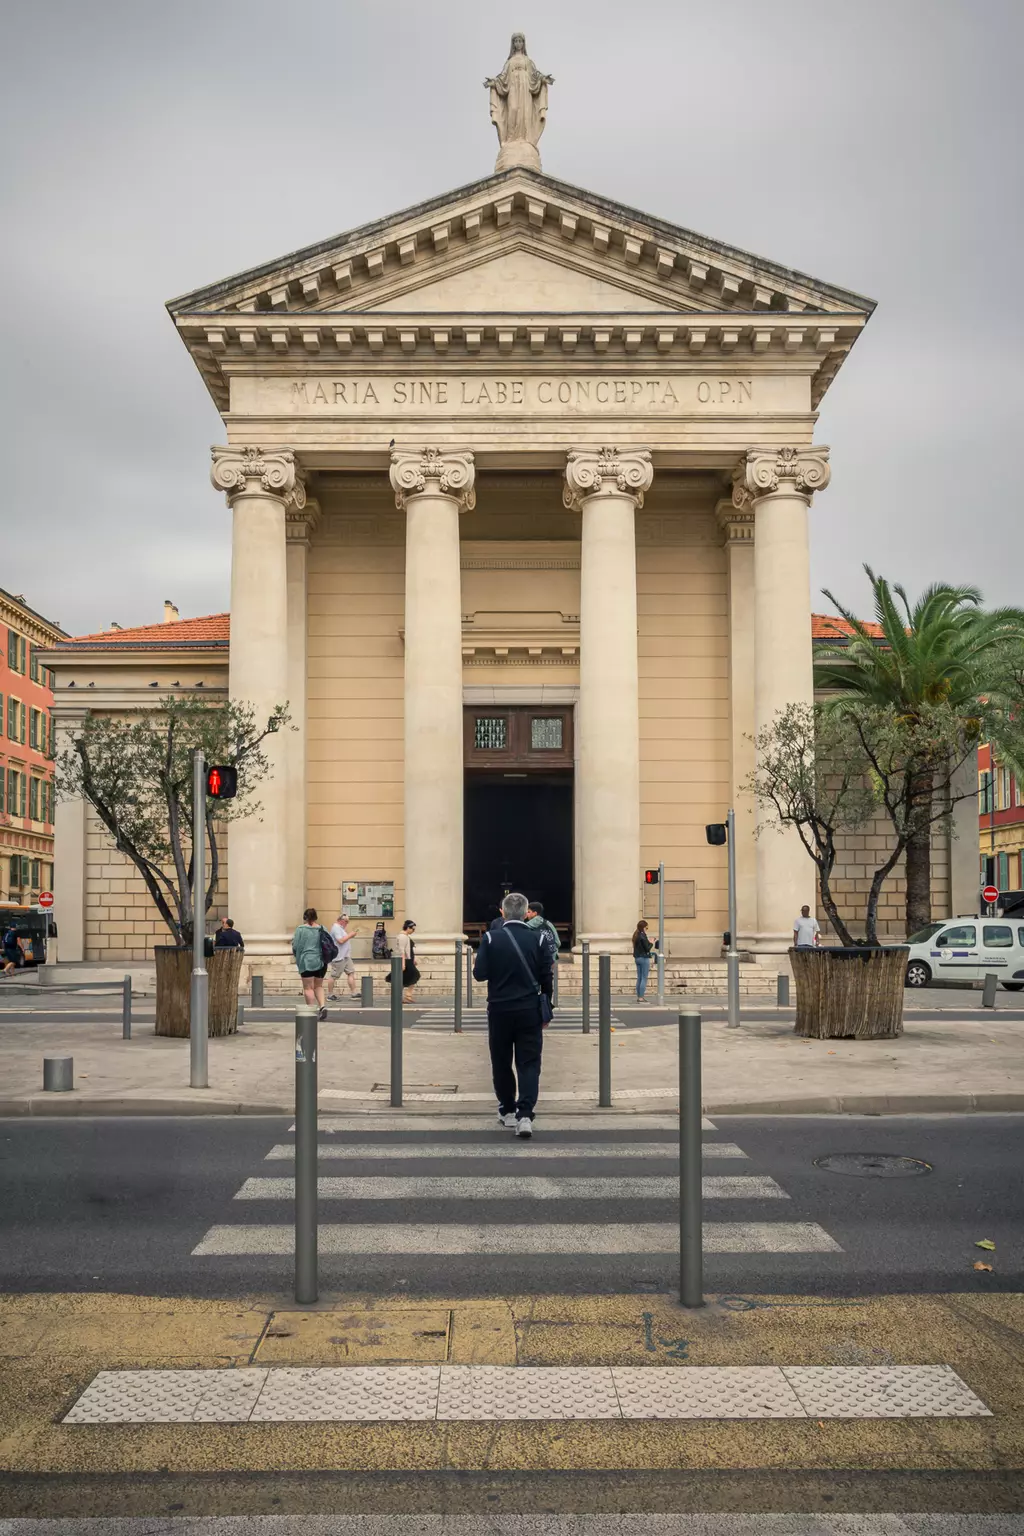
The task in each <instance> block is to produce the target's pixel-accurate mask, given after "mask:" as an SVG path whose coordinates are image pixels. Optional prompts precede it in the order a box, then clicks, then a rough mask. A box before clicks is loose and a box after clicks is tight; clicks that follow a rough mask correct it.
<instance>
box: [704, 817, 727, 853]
mask: <svg viewBox="0 0 1024 1536" xmlns="http://www.w3.org/2000/svg"><path fill="white" fill-rule="evenodd" d="M704 836H705V837H706V838H707V840H708V842H709V843H710V844H711V846H712V847H713V848H720V847H721V846H722V844H723V843H724V842H725V841H726V839H727V837H728V831H727V828H726V825H725V822H724V821H713V822H712V823H711V824H710V826H707V827H705V828H704Z"/></svg>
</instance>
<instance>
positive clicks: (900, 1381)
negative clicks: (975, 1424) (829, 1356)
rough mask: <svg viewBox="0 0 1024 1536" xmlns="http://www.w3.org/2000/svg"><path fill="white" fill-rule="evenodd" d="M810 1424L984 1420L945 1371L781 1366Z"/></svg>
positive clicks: (979, 1407) (984, 1411)
mask: <svg viewBox="0 0 1024 1536" xmlns="http://www.w3.org/2000/svg"><path fill="white" fill-rule="evenodd" d="M783 1371H784V1372H785V1376H786V1380H787V1381H788V1382H789V1383H790V1385H791V1386H792V1388H793V1390H794V1391H795V1392H796V1394H797V1396H798V1397H799V1398H800V1401H801V1402H802V1403H803V1405H804V1409H805V1411H806V1412H807V1414H808V1415H809V1417H810V1418H812V1419H965V1418H976V1417H979V1416H981V1415H989V1409H988V1408H986V1407H985V1404H984V1403H983V1402H982V1401H981V1400H980V1398H977V1397H975V1395H974V1393H973V1392H972V1391H971V1390H970V1388H969V1387H968V1386H966V1385H965V1384H964V1382H962V1381H961V1380H960V1377H959V1376H958V1375H957V1374H956V1372H955V1371H954V1370H953V1368H952V1366H950V1365H884V1366H883V1365H879V1366H870V1365H787V1366H783Z"/></svg>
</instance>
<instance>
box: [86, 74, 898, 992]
mask: <svg viewBox="0 0 1024 1536" xmlns="http://www.w3.org/2000/svg"><path fill="white" fill-rule="evenodd" d="M520 54H521V57H522V58H525V64H522V63H520V64H517V63H516V59H517V57H519V55H520ZM531 71H532V73H531ZM548 83H549V82H548V81H547V78H546V77H544V76H542V75H540V73H539V72H538V71H536V69H535V67H534V66H533V65H532V64H531V63H530V61H529V59H528V58H527V57H526V55H525V45H524V48H523V49H522V50H518V51H517V49H516V46H515V44H514V46H513V53H512V55H511V56H510V59H509V63H508V65H507V66H506V71H505V72H504V73H503V76H499V77H497V79H496V81H493V82H490V87H491V104H492V105H491V110H492V119H493V120H494V121H495V126H496V128H497V130H498V135H499V149H500V153H499V161H498V168H497V169H496V171H495V173H494V174H493V175H490V176H488V177H486V178H485V179H484V180H481V181H478V182H475V183H474V184H472V185H470V186H466V187H462V188H459V189H458V190H456V191H453V192H449V193H445V194H444V195H442V196H440V197H435V198H432V199H430V200H429V201H426V202H423V203H420V204H418V205H417V206H416V207H413V208H409V209H406V210H404V211H403V212H400V213H397V214H394V215H392V216H391V217H389V218H386V219H381V220H378V221H376V222H374V223H373V224H368V225H364V226H362V227H361V228H358V229H355V230H352V231H350V232H348V233H346V234H342V235H339V236H336V237H333V238H331V239H328V240H324V241H323V242H321V243H319V244H317V245H315V246H311V247H308V248H306V249H304V250H300V251H296V252H294V253H292V254H291V255H288V256H285V257H283V258H281V259H280V260H277V261H273V262H269V263H266V264H264V265H263V266H260V267H257V268H254V269H253V270H252V271H249V272H246V273H244V274H242V275H241V276H237V277H232V278H229V279H227V280H225V281H223V282H218V283H214V284H211V285H210V286H209V287H206V288H202V289H200V290H198V291H197V292H194V293H190V294H187V295H185V296H184V297H182V298H180V299H176V300H174V301H173V302H172V303H171V304H170V305H169V306H168V309H169V312H170V316H171V320H172V322H173V324H174V325H175V326H176V328H177V330H178V333H179V335H180V337H181V340H182V342H183V344H184V346H185V347H186V348H187V350H188V352H189V354H190V356H191V359H192V361H193V363H194V364H195V367H196V369H197V370H198V373H199V375H200V378H201V380H202V384H203V385H204V386H205V388H206V389H207V390H208V391H209V393H210V395H211V397H212V399H213V401H214V403H215V404H216V406H217V409H218V410H219V412H220V413H221V416H222V418H223V422H224V434H223V441H222V443H221V444H220V445H218V446H216V447H215V448H214V449H213V455H212V480H213V485H214V487H215V489H216V490H217V491H218V492H220V493H222V494H223V495H224V496H225V497H226V502H227V506H226V512H225V515H228V516H230V517H231V519H232V527H233V543H232V574H231V616H230V655H229V660H228V663H227V665H228V676H227V677H226V678H225V677H224V676H223V665H224V662H225V659H226V658H225V656H224V655H223V653H221V654H220V655H219V656H218V657H214V656H213V655H212V654H210V655H207V654H205V653H204V654H203V655H200V654H199V652H198V651H197V653H196V660H195V665H194V667H193V668H192V670H191V671H187V669H183V665H182V661H183V658H182V657H181V656H180V655H179V657H178V659H177V661H176V663H175V664H173V665H172V666H170V667H169V668H168V669H167V670H168V671H173V672H174V681H176V682H177V683H179V684H180V685H181V686H194V685H195V683H197V682H200V681H202V682H204V685H205V686H207V687H208V688H210V689H211V690H215V689H217V688H218V687H219V688H220V689H223V687H224V686H225V685H226V686H227V687H228V688H229V689H230V693H231V695H232V696H233V697H235V698H239V699H246V700H249V701H251V702H252V703H253V704H254V705H255V706H256V707H257V708H258V709H261V710H267V711H269V709H270V708H272V706H273V705H275V704H277V703H279V702H281V701H282V700H287V701H288V703H289V708H290V711H291V714H292V720H293V724H294V726H295V727H296V729H294V730H292V731H290V732H288V733H286V734H284V735H283V736H281V737H280V738H278V740H277V741H276V742H275V744H274V750H275V752H276V753H277V758H276V762H275V772H274V776H273V778H272V779H271V780H270V781H269V782H268V783H267V784H265V785H264V786H263V789H262V791H261V799H262V802H263V806H264V812H263V815H262V816H261V817H260V818H259V819H250V820H246V821H240V822H238V823H235V824H233V825H232V827H231V832H230V845H229V859H228V866H229V868H228V893H227V900H228V903H229V905H230V909H231V914H232V917H233V918H234V921H235V922H236V924H237V926H238V927H239V928H240V929H241V930H242V931H243V933H244V934H245V936H246V942H247V948H248V953H249V955H250V956H263V957H265V959H266V962H267V963H269V962H270V961H271V960H272V958H273V957H274V956H284V955H285V954H286V950H287V942H288V939H287V936H288V935H289V934H290V932H291V930H292V928H293V927H294V924H295V922H296V920H297V916H298V914H300V913H301V911H302V909H303V907H304V906H305V905H306V904H307V902H312V903H313V904H314V905H315V906H317V907H318V908H319V909H320V911H321V912H322V913H330V914H331V915H333V914H334V912H335V911H336V910H339V907H340V904H341V903H342V901H343V900H344V901H346V902H352V903H356V902H357V901H359V900H362V899H363V895H364V888H371V890H372V892H373V894H372V896H371V898H370V899H371V902H372V901H373V900H376V901H377V902H378V903H379V902H380V901H381V899H382V897H381V892H382V891H383V892H384V893H385V894H384V897H383V901H384V907H383V910H384V911H385V912H386V913H387V912H389V911H390V913H391V914H393V917H394V919H395V924H394V925H397V924H400V922H401V919H402V918H403V917H404V916H405V915H410V916H412V917H414V918H415V920H416V922H417V924H418V939H419V948H420V952H421V954H422V955H424V956H429V955H431V954H436V955H438V956H441V955H444V954H446V953H448V952H450V951H451V949H452V947H453V946H454V943H455V940H456V938H457V937H458V936H460V935H462V934H464V933H467V932H469V933H471V934H472V933H473V932H475V931H478V930H479V928H480V927H481V926H482V925H483V924H485V923H486V922H487V921H489V919H490V918H491V917H492V916H493V913H494V910H495V904H496V902H497V901H498V900H500V897H501V894H502V892H503V891H504V890H505V889H508V888H509V887H510V886H511V887H513V888H518V887H523V888H526V889H527V892H528V894H530V895H531V896H534V897H536V898H537V899H543V900H544V902H545V905H546V908H547V911H548V915H549V916H550V917H551V918H552V919H553V920H554V921H555V922H556V923H557V924H558V925H559V927H560V928H561V929H562V930H563V932H564V935H565V937H566V939H567V940H569V941H571V942H573V943H579V942H580V941H581V940H582V939H585V938H589V940H590V941H591V944H592V945H593V946H594V947H597V948H610V949H612V950H613V951H617V952H620V953H622V952H625V950H626V949H627V946H628V940H629V935H630V934H631V932H632V930H633V928H634V926H635V923H636V920H637V917H638V916H639V915H640V914H641V912H643V911H646V915H648V916H651V915H652V908H651V906H650V905H649V904H648V906H647V907H646V909H645V907H644V900H645V891H644V880H643V872H644V870H645V869H647V868H651V867H654V866H657V865H658V864H659V863H662V862H663V863H664V865H665V870H666V876H667V884H666V892H667V894H668V913H669V916H668V925H667V926H668V936H669V945H668V947H669V953H670V955H672V956H674V957H676V958H678V959H686V958H691V959H692V958H694V957H706V956H717V955H718V953H719V947H720V943H721V934H722V930H723V929H724V928H725V926H726V910H727V909H726V864H725V858H724V851H723V850H722V849H721V848H717V847H711V846H709V845H708V844H707V842H706V840H705V832H704V828H705V824H706V823H708V822H715V821H722V820H724V817H725V812H726V810H727V808H728V807H729V806H730V805H734V806H735V807H736V810H737V822H738V825H737V850H736V851H737V863H738V897H739V924H738V927H739V933H740V940H741V944H742V946H743V948H744V950H745V951H746V952H747V953H748V954H749V955H751V956H753V957H754V958H755V959H760V960H762V961H763V962H764V963H768V964H772V965H777V964H778V957H779V955H780V954H781V952H782V951H784V950H785V948H786V947H787V946H788V944H789V943H790V941H791V932H792V919H793V917H794V915H795V914H796V912H797V911H798V910H799V907H800V905H801V904H802V903H803V902H812V903H813V901H814V879H813V875H814V871H813V866H812V864H811V862H810V860H809V859H808V858H807V856H806V854H805V853H804V852H803V850H802V849H801V848H800V846H799V845H798V844H797V843H796V841H795V839H794V838H793V837H791V836H789V835H780V834H777V833H776V834H766V835H762V836H761V837H759V838H755V836H754V823H755V813H754V807H753V805H752V802H751V799H750V796H749V794H748V793H747V792H746V791H745V789H744V784H745V781H746V780H747V777H748V775H749V773H750V772H751V769H752V767H753V744H752V738H753V736H754V735H755V733H756V731H757V730H758V728H759V727H761V726H763V725H765V724H767V723H769V722H770V721H771V720H772V718H773V717H774V715H775V713H776V712H777V711H778V710H780V709H782V708H783V707H785V706H786V705H788V704H790V703H792V702H794V701H801V700H810V699H811V697H812V670H811V601H810V577H809V557H808V544H809V519H810V517H811V516H812V515H813V512H812V507H813V505H814V502H815V499H816V497H817V496H819V495H820V494H821V493H823V492H825V491H826V488H827V486H828V482H829V474H830V470H829V453H828V448H827V447H825V446H823V445H821V444H818V443H816V442H815V438H814V432H815V422H816V413H817V409H818V406H819V404H820V402H821V399H822V397H823V396H824V394H825V392H826V390H827V389H828V387H829V385H830V383H831V381H832V380H833V378H834V377H835V375H836V373H837V371H838V369H839V368H840V367H841V366H842V364H843V363H844V361H845V360H846V357H847V354H848V353H849V351H850V349H851V348H852V347H853V345H854V343H855V342H856V341H857V339H858V337H859V336H860V333H861V331H862V330H863V329H864V327H865V325H866V324H867V321H868V319H869V318H870V315H871V311H872V308H873V306H872V303H871V301H870V300H868V299H865V298H862V297H860V296H859V295H857V294H854V293H849V292H847V291H845V290H844V289H841V288H837V287H835V286H833V285H831V284H829V283H825V282H822V281H820V280H818V279H816V278H812V277H809V276H806V275H805V274H802V273H799V272H795V271H792V270H790V269H789V268H786V267H783V266H778V265H775V264H773V263H771V262H768V261H765V260H763V259H762V258H760V257H755V256H751V255H749V254H747V253H746V252H744V251H740V250H736V249H733V248H732V247H730V246H727V245H723V244H721V243H720V242H718V241H715V240H711V239H708V238H706V237H705V236H702V235H697V234H694V233H692V232H691V231H689V230H686V229H682V228H678V227H676V226H675V225H672V224H669V223H665V222H663V221H661V220H659V219H656V218H653V217H651V216H649V215H647V214H643V213H639V212H637V211H636V210H634V209H632V208H628V207H625V206H623V205H621V204H619V203H617V202H615V201H612V200H610V199H608V198H606V197H603V196H598V195H595V194H593V193H590V192H585V191H582V190H580V189H579V188H577V187H573V186H569V185H566V184H565V183H563V182H560V181H557V180H555V179H553V178H552V177H550V176H548V175H545V174H544V173H543V172H542V171H541V169H540V160H539V153H538V149H537V140H538V139H539V136H540V130H541V129H542V127H543V112H546V96H547V84H548ZM517 92H518V96H517ZM541 103H542V104H543V111H542V107H541ZM513 130H514V133H515V134H518V135H519V137H518V138H516V137H514V136H510V135H512V133H513ZM503 134H504V137H503ZM200 472H201V471H200V466H199V465H197V466H196V473H197V474H199V473H200ZM223 638H224V641H225V645H226V636H224V637H223ZM110 639H111V644H112V650H111V652H110V653H109V655H110V656H111V657H112V656H114V655H115V654H120V656H121V658H122V664H124V658H125V656H126V655H127V650H126V647H125V642H123V641H122V642H120V643H119V642H118V640H117V638H116V636H111V637H110ZM169 639H170V637H169V636H168V640H169ZM91 646H92V649H91V652H89V654H90V655H92V656H93V657H95V656H96V655H100V654H102V648H103V637H102V636H100V637H93V641H92V642H91ZM87 649H88V648H87ZM73 655H74V656H77V657H78V658H79V661H80V664H84V661H85V657H86V652H85V651H82V650H81V649H78V650H76V649H75V648H74V647H71V648H68V654H66V655H65V658H64V670H63V673H62V672H61V669H60V668H58V689H60V683H61V679H62V676H63V677H64V678H70V677H71V676H72V672H71V671H69V667H70V666H71V657H72V656H73ZM147 659H148V664H149V665H150V666H151V667H152V666H153V665H155V663H156V659H157V658H156V657H155V655H154V654H150V655H149V657H148V658H147V656H146V653H145V652H143V653H142V660H141V662H138V665H139V666H141V668H142V670H143V671H144V670H145V666H146V665H147ZM112 664H113V663H111V665H112ZM133 665H135V663H134V662H133ZM204 667H205V668H206V670H207V671H208V672H209V676H208V677H207V676H206V675H205V674H204V675H203V676H202V677H201V676H200V673H202V672H203V668H204ZM218 667H220V668H221V671H220V673H218ZM129 670H130V668H129ZM133 675H136V676H137V677H139V678H140V680H141V673H138V672H137V673H135V674H133ZM161 675H162V674H161ZM183 677H184V678H186V679H187V680H186V681H183V680H182V679H183ZM80 697H81V696H80V695H79V699H80ZM121 698H122V703H121V706H116V705H114V704H113V703H112V707H123V702H124V700H123V696H121ZM112 699H113V696H112ZM97 702H98V701H97ZM64 703H65V705H66V707H67V709H68V710H72V705H71V701H70V699H69V696H65V700H64ZM58 707H60V706H58ZM67 720H68V722H69V724H71V723H73V711H72V713H70V714H68V715H67ZM70 815H71V812H70V811H67V812H66V813H65V816H66V819H67V818H68V817H70ZM84 825H85V822H84V820H82V828H84ZM76 827H77V823H76ZM83 835H84V832H83V831H82V830H81V829H79V830H75V829H73V830H72V832H71V833H70V840H71V842H74V840H75V839H76V838H77V839H79V841H81V838H82V836H83ZM59 837H60V828H59V827H58V838H59ZM76 846H77V845H76ZM60 858H61V854H60V852H59V851H58V861H59V860H60ZM83 858H84V863H83V866H82V867H83V870H84V869H85V867H86V866H87V865H88V856H87V855H83ZM78 862H81V861H78V860H75V859H70V860H69V863H68V865H67V870H68V871H69V872H70V871H71V870H72V868H73V865H74V866H75V867H77V863H78ZM57 878H58V883H59V881H60V878H61V875H60V864H59V863H58V877H57ZM67 878H68V879H71V878H72V877H71V874H70V873H69V874H68V876H67ZM74 878H75V879H76V880H77V881H78V887H77V888H78V890H79V892H80V894H82V895H83V896H84V881H85V880H86V878H87V877H86V875H85V874H84V873H83V874H82V875H81V876H78V875H75V876H74ZM357 887H358V888H359V893H358V896H357V894H356V888H357ZM346 888H347V894H346ZM389 891H390V896H389V895H388V892H389ZM69 899H71V900H72V901H73V900H74V893H73V892H72V893H70V896H69ZM349 909H350V910H351V911H354V912H355V911H358V910H359V909H358V907H357V906H356V905H351V906H350V908H349ZM378 910H379V907H374V906H372V905H368V906H367V907H366V912H367V914H368V915H367V916H366V918H365V920H362V919H360V921H359V923H357V928H359V929H360V930H361V931H362V932H363V933H364V934H366V933H368V931H369V930H370V929H371V928H372V926H373V922H372V920H371V919H372V917H373V916H375V914H376V912H377V911H378ZM389 926H393V925H390V924H389ZM83 932H84V930H83ZM84 942H85V941H84V938H83V945H84Z"/></svg>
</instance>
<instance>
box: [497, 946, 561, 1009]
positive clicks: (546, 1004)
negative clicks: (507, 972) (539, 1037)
mask: <svg viewBox="0 0 1024 1536" xmlns="http://www.w3.org/2000/svg"><path fill="white" fill-rule="evenodd" d="M502 932H503V933H506V934H508V937H509V939H510V940H511V941H512V946H513V948H514V949H515V952H516V954H517V955H518V956H519V961H520V964H521V965H522V967H523V970H524V971H525V972H526V974H527V976H529V978H530V980H531V981H532V982H533V984H534V986H535V987H536V988H537V996H538V997H539V998H540V1022H541V1024H542V1025H543V1024H550V1023H551V1020H552V1019H553V1018H554V1016H555V1010H554V1009H553V1008H552V1006H551V999H550V997H548V995H547V993H546V992H543V991H542V990H541V985H540V982H539V981H538V980H537V978H536V976H535V975H534V974H533V972H532V971H531V970H530V967H529V966H528V965H527V963H526V956H525V955H524V954H523V952H522V950H521V949H520V948H519V940H518V939H517V938H516V936H515V934H514V933H512V932H510V930H509V929H508V928H503V929H502Z"/></svg>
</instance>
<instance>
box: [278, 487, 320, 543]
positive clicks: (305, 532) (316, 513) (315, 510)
mask: <svg viewBox="0 0 1024 1536" xmlns="http://www.w3.org/2000/svg"><path fill="white" fill-rule="evenodd" d="M320 517H321V513H320V503H319V502H318V501H317V499H316V497H315V496H307V497H306V504H305V506H304V507H289V508H288V509H287V511H286V513H285V519H284V536H285V538H286V539H287V541H288V543H289V544H305V545H307V546H308V544H309V540H310V536H311V534H312V533H313V531H314V529H316V528H318V527H319V526H320Z"/></svg>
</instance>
